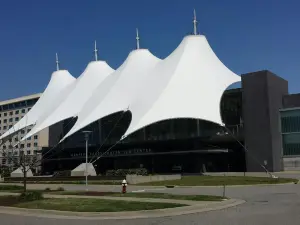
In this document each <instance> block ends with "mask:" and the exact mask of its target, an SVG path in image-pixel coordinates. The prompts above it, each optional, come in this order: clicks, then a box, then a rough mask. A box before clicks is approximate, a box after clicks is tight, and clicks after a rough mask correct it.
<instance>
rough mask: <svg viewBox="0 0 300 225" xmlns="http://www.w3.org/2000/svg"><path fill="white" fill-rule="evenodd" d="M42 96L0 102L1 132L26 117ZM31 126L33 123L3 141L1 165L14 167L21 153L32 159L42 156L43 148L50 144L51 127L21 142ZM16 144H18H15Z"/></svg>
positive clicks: (0, 150) (0, 151)
mask: <svg viewBox="0 0 300 225" xmlns="http://www.w3.org/2000/svg"><path fill="white" fill-rule="evenodd" d="M40 96H41V94H34V95H29V96H24V97H20V98H15V99H10V100H6V101H2V102H0V134H3V133H5V132H6V131H7V130H8V129H9V128H11V127H12V126H13V125H14V124H16V123H17V122H18V121H19V120H20V119H21V118H22V117H24V116H25V115H26V113H27V112H28V111H29V110H30V109H31V108H32V106H33V105H34V104H35V103H36V102H37V101H38V99H39V97H40ZM31 128H32V125H31V126H28V127H26V128H24V129H22V130H20V131H18V132H16V133H15V134H14V135H13V136H11V137H9V139H5V141H2V143H1V146H0V166H1V165H5V166H11V167H13V166H14V162H16V161H17V160H18V159H19V156H20V154H24V155H26V158H28V159H30V160H34V159H36V158H37V157H38V158H39V157H41V150H42V148H43V147H48V146H49V129H48V128H46V129H44V130H42V131H40V132H39V133H37V134H35V135H34V136H32V137H30V138H28V139H27V140H25V141H23V142H20V140H21V139H22V138H23V137H24V136H25V135H26V134H27V133H28V132H29V131H30V130H31ZM16 144H17V146H15V145H16ZM14 146H15V147H14Z"/></svg>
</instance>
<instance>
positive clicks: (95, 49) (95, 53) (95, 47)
mask: <svg viewBox="0 0 300 225" xmlns="http://www.w3.org/2000/svg"><path fill="white" fill-rule="evenodd" d="M94 55H95V61H98V49H97V41H96V40H95V46H94Z"/></svg>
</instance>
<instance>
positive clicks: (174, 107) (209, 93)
mask: <svg viewBox="0 0 300 225" xmlns="http://www.w3.org/2000/svg"><path fill="white" fill-rule="evenodd" d="M150 73H151V75H150V76H147V78H146V79H147V80H146V81H145V82H144V85H142V86H140V87H141V89H140V92H139V95H138V96H137V98H136V99H135V100H134V101H133V102H132V104H130V106H129V110H130V111H131V113H132V120H131V123H130V126H129V128H128V129H127V131H126V133H125V135H124V136H123V137H122V138H125V137H126V136H128V135H129V134H131V133H133V132H135V131H137V130H139V129H141V128H143V127H145V126H147V125H150V124H152V123H155V122H158V121H162V120H167V119H176V118H196V119H203V120H206V121H211V122H214V123H217V124H220V125H222V119H221V114H220V102H221V98H222V95H223V92H224V91H225V90H226V88H227V87H228V86H230V85H231V84H233V83H235V82H239V81H240V80H241V77H240V76H238V75H236V74H235V73H233V72H232V71H230V70H229V69H228V68H227V67H226V66H225V65H224V64H223V63H222V62H221V61H220V60H219V59H218V57H217V56H216V55H215V53H214V52H213V50H212V49H211V47H210V45H209V43H208V42H207V40H206V38H205V36H203V35H190V36H187V37H185V38H184V39H183V41H182V42H181V44H180V45H179V46H178V47H177V49H176V50H175V51H174V52H173V53H172V54H171V55H169V56H168V57H167V58H166V59H164V60H163V61H161V62H160V63H158V64H157V66H156V67H155V68H154V69H153V70H152V71H151V72H150Z"/></svg>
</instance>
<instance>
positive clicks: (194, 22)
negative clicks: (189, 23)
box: [193, 9, 198, 35]
mask: <svg viewBox="0 0 300 225" xmlns="http://www.w3.org/2000/svg"><path fill="white" fill-rule="evenodd" d="M193 24H194V35H197V34H198V32H197V24H198V21H197V15H196V10H195V9H194V19H193Z"/></svg>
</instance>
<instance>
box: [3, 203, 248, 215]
mask: <svg viewBox="0 0 300 225" xmlns="http://www.w3.org/2000/svg"><path fill="white" fill-rule="evenodd" d="M243 203H245V201H244V200H239V199H230V200H226V201H222V202H216V203H215V202H214V203H212V202H209V203H204V202H201V203H200V202H199V204H197V205H189V206H183V207H177V208H166V209H156V210H142V211H126V212H98V213H97V212H68V211H57V210H42V209H25V208H15V207H5V206H0V213H3V214H10V215H19V216H29V217H39V218H54V219H80V220H109V219H113V220H121V219H122V220H124V219H143V218H159V217H169V216H180V215H187V214H195V213H202V212H209V211H215V210H221V209H225V208H230V207H234V206H238V205H240V204H243Z"/></svg>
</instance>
